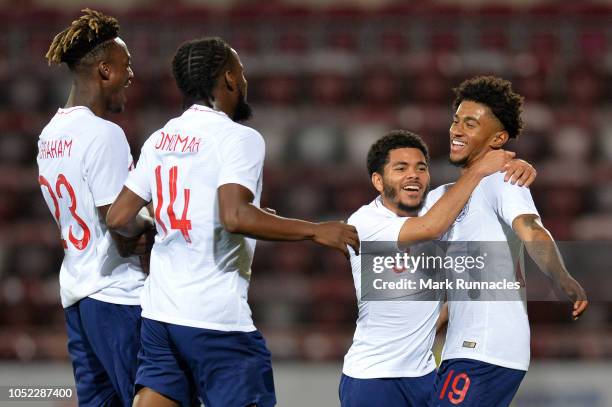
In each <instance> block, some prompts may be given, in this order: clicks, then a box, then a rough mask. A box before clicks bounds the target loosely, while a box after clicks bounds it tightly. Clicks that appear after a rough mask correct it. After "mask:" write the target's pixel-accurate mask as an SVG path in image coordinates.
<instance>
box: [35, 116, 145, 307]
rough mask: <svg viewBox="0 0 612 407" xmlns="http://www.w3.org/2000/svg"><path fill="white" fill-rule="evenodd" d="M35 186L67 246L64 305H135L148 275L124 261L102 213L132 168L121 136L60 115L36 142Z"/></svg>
mask: <svg viewBox="0 0 612 407" xmlns="http://www.w3.org/2000/svg"><path fill="white" fill-rule="evenodd" d="M37 163H38V170H39V173H38V174H39V176H38V182H39V184H40V188H41V190H42V194H43V197H44V199H45V201H46V203H47V206H48V207H49V210H50V211H51V214H52V215H53V217H54V218H55V221H56V222H57V224H58V226H59V228H60V234H61V240H62V245H63V247H64V261H63V262H62V267H61V269H60V294H61V299H62V306H63V307H64V308H67V307H69V306H71V305H73V304H74V303H76V302H77V301H79V300H81V299H83V298H85V297H91V298H94V299H96V300H99V301H104V302H110V303H114V304H127V305H138V304H139V303H140V298H139V297H140V291H141V289H142V285H143V283H144V279H145V275H144V273H143V272H142V269H141V268H140V264H139V262H138V258H137V257H130V258H122V257H120V256H119V254H118V252H117V249H116V247H115V245H114V243H113V241H112V238H111V236H110V233H109V231H108V230H107V228H106V223H105V221H104V219H102V218H101V215H100V213H99V211H98V209H97V208H98V207H101V206H106V205H109V204H111V203H112V202H113V201H114V200H115V198H116V197H117V195H118V194H119V191H121V188H122V186H123V183H124V182H125V179H126V177H127V175H128V171H129V167H130V166H131V164H132V156H131V154H130V147H129V145H128V143H127V140H126V139H125V134H124V133H123V130H121V128H120V127H119V126H117V125H116V124H114V123H112V122H110V121H107V120H104V119H102V118H100V117H98V116H96V115H95V114H94V113H93V112H92V111H91V110H89V109H88V108H87V107H85V106H77V107H73V108H70V109H59V110H58V111H57V113H56V115H55V116H54V117H53V118H52V119H51V121H50V122H49V124H47V126H46V127H45V128H44V129H43V131H42V133H41V135H40V137H39V141H38V156H37Z"/></svg>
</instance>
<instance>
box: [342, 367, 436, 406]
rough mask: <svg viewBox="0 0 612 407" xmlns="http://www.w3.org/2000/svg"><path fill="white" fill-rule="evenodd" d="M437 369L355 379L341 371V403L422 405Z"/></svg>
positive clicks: (347, 404)
mask: <svg viewBox="0 0 612 407" xmlns="http://www.w3.org/2000/svg"><path fill="white" fill-rule="evenodd" d="M435 378H436V373H435V372H431V373H429V374H428V375H425V376H421V377H397V378H393V377H392V378H381V379H355V378H353V377H350V376H347V375H345V374H343V375H342V378H341V379H340V404H341V406H342V407H423V406H427V403H428V400H429V397H430V396H431V390H432V389H433V385H434V380H435Z"/></svg>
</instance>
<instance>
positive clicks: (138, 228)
mask: <svg viewBox="0 0 612 407" xmlns="http://www.w3.org/2000/svg"><path fill="white" fill-rule="evenodd" d="M147 203H148V202H147V201H145V200H144V199H142V198H141V197H140V196H138V195H137V194H135V193H134V192H132V191H131V190H130V189H129V188H127V187H125V186H124V187H123V189H122V190H121V192H120V193H119V196H118V197H117V199H116V200H115V202H113V204H112V205H111V207H110V209H109V210H108V213H107V214H106V226H108V228H109V229H111V230H112V231H115V232H117V233H119V234H120V235H122V236H126V237H133V236H139V235H141V234H142V233H143V232H144V231H146V230H149V229H152V228H154V227H155V223H154V221H153V219H152V218H151V217H150V216H149V215H148V213H146V212H145V211H143V212H145V213H141V212H140V210H141V209H142V208H143V207H144V206H145V205H147Z"/></svg>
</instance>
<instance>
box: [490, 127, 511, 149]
mask: <svg viewBox="0 0 612 407" xmlns="http://www.w3.org/2000/svg"><path fill="white" fill-rule="evenodd" d="M509 138H510V136H509V135H508V132H507V131H506V130H502V131H498V132H497V133H495V135H494V136H493V140H491V147H492V148H493V149H499V148H502V147H503V146H504V144H506V143H507V142H508V139H509Z"/></svg>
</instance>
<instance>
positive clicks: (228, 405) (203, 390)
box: [136, 318, 276, 407]
mask: <svg viewBox="0 0 612 407" xmlns="http://www.w3.org/2000/svg"><path fill="white" fill-rule="evenodd" d="M141 338H142V352H141V354H140V356H139V363H138V373H137V375H136V388H137V389H138V388H140V387H148V388H150V389H152V390H154V391H156V392H158V393H160V394H162V395H164V396H166V397H168V398H170V399H172V400H175V401H176V402H178V403H180V404H181V405H182V406H192V405H193V402H194V399H193V395H194V394H197V395H198V397H199V398H200V400H201V401H202V402H203V403H204V404H205V405H206V407H245V406H249V405H251V404H256V405H257V406H258V407H270V406H274V405H275V404H276V396H275V393H274V379H273V376H272V363H271V356H270V351H269V350H268V348H267V347H266V342H265V340H264V339H263V337H262V336H261V333H259V331H253V332H225V331H216V330H211V329H202V328H193V327H188V326H183V325H174V324H169V323H165V322H160V321H156V320H152V319H148V318H143V319H142V331H141Z"/></svg>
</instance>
